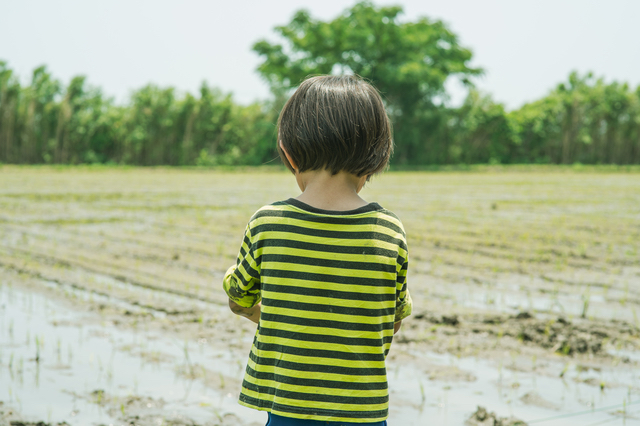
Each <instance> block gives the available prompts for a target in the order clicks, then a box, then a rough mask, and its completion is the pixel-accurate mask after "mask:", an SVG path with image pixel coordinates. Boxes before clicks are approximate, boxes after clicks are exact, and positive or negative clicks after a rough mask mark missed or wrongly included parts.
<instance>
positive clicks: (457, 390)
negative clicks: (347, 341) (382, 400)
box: [389, 353, 640, 426]
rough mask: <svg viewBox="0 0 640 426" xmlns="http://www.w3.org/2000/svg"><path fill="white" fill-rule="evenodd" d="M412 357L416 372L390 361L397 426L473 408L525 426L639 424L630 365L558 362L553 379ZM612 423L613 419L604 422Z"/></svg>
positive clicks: (467, 361)
mask: <svg viewBox="0 0 640 426" xmlns="http://www.w3.org/2000/svg"><path fill="white" fill-rule="evenodd" d="M411 355H413V356H414V357H415V359H416V360H419V363H420V364H422V365H423V368H422V369H420V368H418V369H416V365H415V364H407V363H397V364H395V363H389V385H390V388H391V389H392V394H391V419H402V424H403V425H407V426H408V425H416V426H418V425H426V424H428V425H434V426H438V425H442V426H446V425H462V424H464V422H465V420H467V419H468V418H469V416H470V415H471V414H472V413H473V412H475V411H476V408H477V406H483V407H486V408H487V409H488V410H489V411H495V412H496V413H497V414H498V415H499V416H500V417H508V416H514V417H516V418H518V419H520V420H524V421H525V422H527V423H528V424H532V425H533V424H540V425H544V426H561V425H568V424H572V425H574V424H580V425H587V424H589V425H590V424H592V423H593V424H596V423H597V424H600V423H599V422H606V423H607V424H626V425H632V424H637V425H640V374H639V372H638V371H634V370H632V369H631V368H629V369H626V370H622V371H619V370H612V369H607V370H605V369H597V370H593V369H589V368H586V367H583V366H580V365H569V364H566V365H565V366H564V367H563V365H562V364H561V363H560V362H559V363H558V365H556V366H555V368H556V369H557V370H558V371H562V370H563V369H566V372H565V373H564V374H563V378H560V377H549V376H548V375H544V374H539V373H538V372H536V371H535V370H534V371H528V372H527V371H518V369H517V368H515V369H512V368H507V367H500V366H498V368H496V366H495V365H494V364H495V363H494V362H491V361H487V360H481V359H476V358H457V357H455V356H453V355H440V354H431V353H427V354H424V353H420V354H417V353H416V354H411ZM508 362H509V363H510V362H511V360H509V361H508ZM549 368H550V369H552V370H553V369H554V366H553V365H551V366H547V369H549ZM439 376H440V378H439ZM447 378H448V379H447ZM600 383H603V384H605V386H606V387H605V390H601V389H600V386H599V384H600ZM608 386H612V387H611V388H608ZM625 409H626V413H627V417H626V418H625V419H623V418H622V417H621V413H622V411H623V410H625ZM616 420H618V421H619V423H610V422H615V421H616ZM623 421H626V423H623Z"/></svg>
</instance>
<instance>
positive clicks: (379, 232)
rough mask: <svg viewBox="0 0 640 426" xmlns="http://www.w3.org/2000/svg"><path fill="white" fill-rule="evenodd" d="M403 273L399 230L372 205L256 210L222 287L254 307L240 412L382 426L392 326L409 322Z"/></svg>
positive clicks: (290, 203)
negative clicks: (254, 326) (345, 208)
mask: <svg viewBox="0 0 640 426" xmlns="http://www.w3.org/2000/svg"><path fill="white" fill-rule="evenodd" d="M407 266H408V252H407V243H406V237H405V233H404V229H403V227H402V223H401V222H400V220H399V219H398V218H397V217H396V216H395V215H394V214H393V213H391V212H390V211H388V210H385V209H383V208H382V207H380V206H379V205H378V204H376V203H371V204H368V205H366V206H364V207H361V208H359V209H356V210H351V211H344V212H337V211H326V210H320V209H316V208H314V207H311V206H309V205H307V204H304V203H302V202H300V201H297V200H295V199H289V200H287V201H283V202H278V203H274V204H271V205H269V206H265V207H263V208H261V209H260V210H258V211H257V212H256V213H255V215H254V216H253V217H252V218H251V221H250V222H249V224H248V226H247V230H246V233H245V236H244V241H243V243H242V247H241V248H240V253H239V255H238V261H237V264H236V265H235V266H233V267H231V268H229V270H228V271H227V274H226V275H225V278H224V289H225V291H226V293H227V295H228V296H229V298H230V299H231V300H233V301H235V302H236V303H237V304H239V305H241V306H244V307H252V306H254V305H255V304H257V303H258V302H260V301H261V302H262V307H261V316H260V324H259V326H258V330H257V331H256V335H255V338H254V342H253V346H252V348H251V353H250V355H249V361H248V364H247V369H246V373H245V377H244V381H243V384H242V392H241V394H240V403H241V404H242V405H245V406H248V407H252V408H256V409H259V410H264V411H269V412H271V413H273V414H277V415H280V416H285V417H295V418H300V419H312V420H325V421H344V422H354V423H366V422H376V421H381V420H384V419H386V418H387V417H388V408H389V392H388V386H387V376H386V368H385V359H386V356H387V353H388V352H389V348H390V346H391V340H392V339H393V324H394V322H397V321H400V320H401V319H403V318H405V317H407V316H408V315H409V314H410V313H411V298H410V296H409V292H408V291H407V283H406V278H407Z"/></svg>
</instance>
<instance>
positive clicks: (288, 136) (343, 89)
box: [278, 75, 393, 176]
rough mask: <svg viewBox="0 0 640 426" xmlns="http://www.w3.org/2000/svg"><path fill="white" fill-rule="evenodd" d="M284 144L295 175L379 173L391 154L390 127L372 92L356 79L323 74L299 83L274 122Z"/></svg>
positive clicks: (374, 90) (375, 95)
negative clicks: (322, 171) (310, 171)
mask: <svg viewBox="0 0 640 426" xmlns="http://www.w3.org/2000/svg"><path fill="white" fill-rule="evenodd" d="M280 143H282V146H284V149H285V150H286V151H287V153H288V154H289V156H290V157H291V159H292V161H294V162H295V164H296V168H297V171H299V172H305V171H307V170H323V169H325V170H328V171H330V172H331V173H332V174H336V173H338V172H340V171H342V170H344V171H346V172H348V173H351V174H354V175H356V176H365V175H372V174H374V173H378V172H381V171H382V170H383V169H384V168H385V167H386V165H387V164H388V162H389V157H390V156H391V152H392V150H393V142H392V139H391V124H390V123H389V118H388V117H387V114H386V112H385V109H384V105H383V103H382V99H381V98H380V95H379V94H378V92H377V90H376V89H375V88H373V86H371V85H370V84H369V83H367V82H365V81H364V80H362V79H361V78H360V77H358V76H352V75H345V76H331V75H323V76H318V77H312V78H309V79H307V80H305V81H303V82H302V84H301V85H300V87H299V88H298V90H296V92H295V93H294V94H293V96H292V97H291V99H289V101H288V102H287V103H286V105H285V106H284V108H283V109H282V112H281V113H280V118H279V119H278V152H279V153H280V158H282V161H283V162H284V164H285V165H286V166H287V167H288V168H289V169H290V170H291V171H294V170H293V168H292V167H291V164H290V163H289V161H288V160H287V158H286V156H285V155H284V153H283V152H282V149H281V148H280Z"/></svg>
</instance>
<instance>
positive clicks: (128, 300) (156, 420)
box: [0, 166, 640, 426]
mask: <svg viewBox="0 0 640 426" xmlns="http://www.w3.org/2000/svg"><path fill="white" fill-rule="evenodd" d="M256 182H260V187H259V188H258V187H257V186H256V184H255V183H256ZM296 193H297V191H296V187H295V182H294V181H293V180H292V179H291V177H290V176H289V175H288V174H286V173H281V172H271V171H267V172H255V171H254V172H244V173H233V172H228V173H222V172H203V171H195V170H194V171H189V170H171V169H169V170H167V169H148V170H140V169H126V170H113V169H104V170H86V169H85V170H83V169H66V170H55V169H47V168H13V167H6V166H5V167H2V168H1V169H0V343H1V344H0V425H10V424H12V422H13V423H15V424H38V422H41V423H42V424H47V425H55V424H68V425H145V426H146V425H158V424H165V425H170V424H175V425H237V426H245V425H246V426H256V425H263V424H265V423H266V415H265V413H261V412H257V411H253V410H249V409H245V408H244V407H241V406H239V405H238V404H237V402H236V399H237V395H238V392H239V388H240V383H241V380H242V376H243V372H244V367H245V363H246V358H247V355H248V352H249V348H250V344H251V340H252V338H253V334H254V332H255V326H254V325H253V324H252V323H250V322H249V321H246V320H243V319H242V318H239V317H235V316H233V315H232V314H231V313H230V312H229V310H228V307H227V302H226V297H225V295H224V293H223V292H222V290H221V287H220V285H219V283H220V280H221V278H222V274H223V273H224V271H225V270H226V268H227V267H228V265H229V264H231V263H232V262H234V261H235V256H236V254H237V250H238V247H239V243H240V240H241V237H242V232H243V230H244V226H245V225H246V222H247V220H248V219H249V217H250V216H251V214H252V213H253V212H254V211H255V210H256V209H257V208H258V207H260V206H261V205H263V204H267V203H269V202H272V201H274V200H279V199H283V198H287V197H289V196H295V195H296ZM363 196H364V197H365V198H366V199H369V200H375V201H378V202H380V203H381V204H382V205H383V206H385V207H387V208H389V209H391V210H393V211H394V212H395V213H396V214H398V216H399V217H400V218H401V219H402V220H403V222H404V224H405V228H406V230H407V234H408V239H409V248H410V253H411V258H410V259H411V260H410V262H411V264H410V289H411V292H412V297H413V300H414V313H413V315H412V316H411V317H410V318H409V319H407V320H406V321H405V322H404V324H403V326H402V330H401V331H400V333H399V334H398V335H396V338H395V339H394V342H393V347H392V351H391V353H390V355H389V358H388V377H389V384H390V398H391V409H390V418H389V420H390V424H402V425H424V424H433V425H462V424H472V425H487V424H492V425H502V424H505V425H506V424H509V425H511V424H519V423H514V422H515V421H519V420H518V419H522V420H521V421H522V422H524V423H526V424H544V425H565V424H584V425H589V424H599V423H605V422H606V424H611V425H623V424H625V425H632V424H640V404H639V403H638V402H639V401H640V373H639V371H640V355H639V354H640V327H639V325H640V322H639V319H638V316H639V315H640V225H639V224H640V210H638V204H637V200H638V199H640V175H638V174H598V173H592V174H579V173H575V174H572V173H546V174H537V173H525V172H519V173H507V172H500V173H466V174H465V173H462V174H454V173H438V174H433V173H432V174H429V173H390V174H387V175H385V176H383V177H380V178H378V179H375V180H374V181H373V182H372V183H371V184H370V185H368V187H367V188H365V190H364V193H363ZM479 406H481V407H486V408H484V409H482V410H481V409H480V408H479ZM584 413H588V414H587V415H586V417H585V414H584ZM509 421H511V423H509ZM20 422H22V423H20ZM64 422H66V423H64ZM474 422H475V423H474ZM491 422H493V423H491ZM505 422H506V423H505Z"/></svg>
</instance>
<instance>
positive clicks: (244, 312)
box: [229, 299, 261, 324]
mask: <svg viewBox="0 0 640 426" xmlns="http://www.w3.org/2000/svg"><path fill="white" fill-rule="evenodd" d="M260 306H261V305H260V303H258V304H257V305H255V306H253V307H251V308H245V307H244V306H240V305H238V304H237V303H236V302H234V301H233V300H231V299H229V308H230V309H231V312H233V313H234V314H236V315H240V316H241V317H245V318H247V319H249V320H250V321H253V322H255V323H256V324H258V323H259V322H260Z"/></svg>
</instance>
